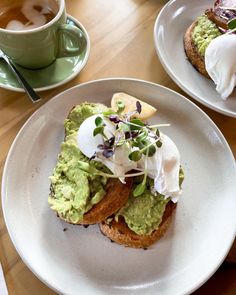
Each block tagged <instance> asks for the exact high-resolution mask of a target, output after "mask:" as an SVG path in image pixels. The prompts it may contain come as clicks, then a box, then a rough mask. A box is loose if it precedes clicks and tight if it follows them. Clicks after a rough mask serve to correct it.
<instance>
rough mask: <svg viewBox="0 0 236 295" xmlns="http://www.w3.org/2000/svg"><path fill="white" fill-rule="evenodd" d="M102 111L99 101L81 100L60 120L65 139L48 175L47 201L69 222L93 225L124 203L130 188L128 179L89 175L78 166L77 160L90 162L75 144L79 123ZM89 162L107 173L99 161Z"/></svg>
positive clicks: (103, 107) (130, 180)
mask: <svg viewBox="0 0 236 295" xmlns="http://www.w3.org/2000/svg"><path fill="white" fill-rule="evenodd" d="M106 110H107V107H105V106H104V105H102V104H91V103H90V104H89V103H83V104H81V105H78V106H76V107H74V108H73V109H72V110H71V112H70V113H69V115H68V117H67V119H66V120H65V123H64V126H65V139H64V142H63V143H62V144H61V152H60V154H59V155H58V162H57V165H56V167H55V169H54V171H53V175H52V176H51V177H50V180H51V187H50V196H49V199H48V202H49V205H50V207H51V208H52V209H53V210H54V211H56V212H57V214H58V216H59V217H60V218H62V219H63V220H65V221H67V222H69V223H73V224H95V223H98V222H100V221H102V220H104V219H105V218H106V217H108V216H110V215H111V214H113V213H114V212H116V211H117V210H118V209H120V208H121V207H122V206H123V205H124V204H125V203H126V201H127V199H128V196H129V192H130V190H131V188H132V178H129V179H128V181H127V182H126V184H122V183H121V182H120V181H119V180H118V179H109V180H108V179H107V178H106V177H103V176H99V175H95V176H94V175H90V174H88V173H86V172H84V171H82V170H80V169H79V167H78V161H81V160H82V161H84V162H90V160H89V158H87V157H86V156H85V155H83V154H82V153H81V151H80V150H79V149H78V146H77V142H76V134H77V131H78V129H79V126H80V125H81V123H82V122H83V121H84V120H85V119H86V118H88V117H89V116H92V115H94V114H99V113H101V112H103V111H106ZM91 162H92V163H93V164H94V166H96V168H97V169H99V170H101V171H106V172H108V169H107V168H106V167H105V166H104V165H103V164H102V163H98V162H96V161H93V160H91Z"/></svg>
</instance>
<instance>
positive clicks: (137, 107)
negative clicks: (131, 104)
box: [136, 100, 142, 114]
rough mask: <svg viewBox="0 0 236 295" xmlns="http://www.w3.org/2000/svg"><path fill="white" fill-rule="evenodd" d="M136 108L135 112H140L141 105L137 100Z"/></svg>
mask: <svg viewBox="0 0 236 295" xmlns="http://www.w3.org/2000/svg"><path fill="white" fill-rule="evenodd" d="M136 110H137V112H138V113H139V114H141V112H142V105H141V103H140V102H139V101H138V100H137V101H136Z"/></svg>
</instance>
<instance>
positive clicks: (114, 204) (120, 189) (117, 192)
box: [80, 177, 133, 224]
mask: <svg viewBox="0 0 236 295" xmlns="http://www.w3.org/2000/svg"><path fill="white" fill-rule="evenodd" d="M132 186H133V178H131V177H128V178H126V184H123V183H121V181H120V180H119V179H110V180H109V181H108V183H107V186H106V195H105V197H104V198H103V199H102V200H101V201H100V202H99V203H97V204H96V205H94V206H93V208H92V209H90V210H89V211H88V212H87V213H85V214H84V217H83V220H82V221H81V222H80V224H95V223H99V222H101V221H102V220H104V219H106V218H107V217H109V216H111V215H112V214H114V213H115V212H117V211H118V210H119V209H120V208H121V207H123V206H124V205H125V204H126V202H127V201H128V198H129V195H130V192H131V190H132Z"/></svg>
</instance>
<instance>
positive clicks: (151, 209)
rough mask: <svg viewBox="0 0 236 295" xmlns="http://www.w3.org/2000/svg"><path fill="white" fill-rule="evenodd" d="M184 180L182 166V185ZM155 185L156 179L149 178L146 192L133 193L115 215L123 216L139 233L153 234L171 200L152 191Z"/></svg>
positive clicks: (129, 225)
mask: <svg viewBox="0 0 236 295" xmlns="http://www.w3.org/2000/svg"><path fill="white" fill-rule="evenodd" d="M183 180H184V172H183V169H182V167H180V171H179V184H180V186H181V185H182V182H183ZM137 182H139V181H137ZM153 185H154V181H153V180H152V179H150V178H148V182H147V189H146V190H145V192H144V193H143V194H142V195H140V196H138V197H134V196H133V194H131V195H130V197H129V200H128V202H127V203H126V205H125V206H124V207H123V208H121V209H120V210H119V212H118V213H117V215H116V217H115V219H116V220H118V218H119V216H120V215H121V216H123V217H124V219H125V222H126V224H127V225H128V227H129V228H130V229H131V230H132V231H134V232H135V233H136V234H138V235H148V234H151V232H153V230H154V229H157V228H158V226H159V225H160V223H161V221H162V217H163V214H164V211H165V208H166V204H167V203H168V202H169V201H170V198H165V197H164V196H163V195H161V194H155V195H153V194H152V193H151V187H153Z"/></svg>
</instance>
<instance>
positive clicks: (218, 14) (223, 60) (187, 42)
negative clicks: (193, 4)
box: [184, 0, 236, 99]
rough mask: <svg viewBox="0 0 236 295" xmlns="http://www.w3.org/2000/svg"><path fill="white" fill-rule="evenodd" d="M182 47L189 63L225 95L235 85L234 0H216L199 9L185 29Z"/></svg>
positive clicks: (222, 95)
mask: <svg viewBox="0 0 236 295" xmlns="http://www.w3.org/2000/svg"><path fill="white" fill-rule="evenodd" d="M184 48H185V52H186V55H187V57H188V59H189V61H190V63H191V64H192V65H193V66H194V67H195V68H196V69H197V70H198V71H199V72H200V73H201V74H202V75H204V76H205V77H208V78H211V79H212V80H213V81H214V83H215V85H216V90H217V92H219V94H220V95H221V97H222V99H227V98H228V97H229V96H230V94H231V93H232V91H233V89H234V87H235V85H236V54H235V52H236V0H217V1H216V2H215V3H214V6H213V8H209V9H207V10H206V11H205V12H203V13H202V15H200V16H199V17H198V18H197V19H196V20H195V21H194V22H193V23H192V24H191V25H190V26H189V27H188V29H187V30H186V32H185V34H184Z"/></svg>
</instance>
